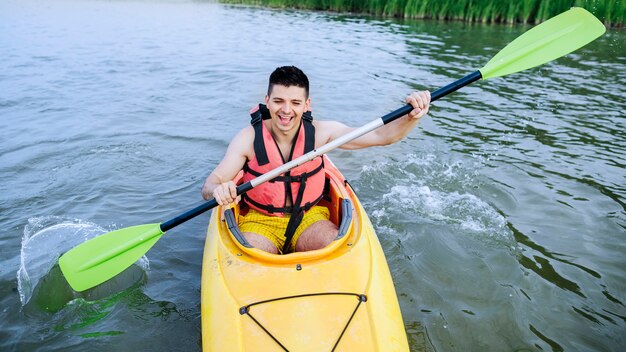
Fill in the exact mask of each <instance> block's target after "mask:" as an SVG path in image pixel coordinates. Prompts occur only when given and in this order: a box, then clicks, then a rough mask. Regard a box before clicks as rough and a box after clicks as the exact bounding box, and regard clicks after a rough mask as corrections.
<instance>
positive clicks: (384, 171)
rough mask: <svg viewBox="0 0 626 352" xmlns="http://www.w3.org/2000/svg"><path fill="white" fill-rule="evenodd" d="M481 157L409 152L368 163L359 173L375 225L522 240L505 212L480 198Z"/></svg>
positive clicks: (510, 243)
mask: <svg viewBox="0 0 626 352" xmlns="http://www.w3.org/2000/svg"><path fill="white" fill-rule="evenodd" d="M479 163H480V160H476V159H474V160H470V161H467V162H461V161H454V160H446V159H444V158H442V157H441V156H439V155H434V154H426V155H407V156H405V157H404V158H403V159H401V160H397V161H389V162H383V163H379V164H376V165H369V166H365V167H364V168H363V170H362V172H361V175H360V177H359V181H360V186H361V187H360V188H362V187H365V188H367V191H365V192H364V193H366V194H374V195H378V197H376V198H375V199H373V200H371V201H370V202H373V203H374V204H372V205H371V208H373V209H375V210H374V211H372V212H371V218H372V221H373V222H374V224H375V225H376V227H377V228H378V229H379V230H381V231H382V232H386V233H388V234H390V235H392V236H393V235H395V236H401V232H402V230H401V229H400V227H401V226H403V225H402V224H403V223H405V224H408V225H409V226H405V227H406V228H409V227H411V226H415V225H433V224H436V225H443V226H447V227H451V228H452V229H453V231H454V232H458V233H463V234H464V235H466V236H472V237H474V238H478V239H479V240H480V241H481V242H484V243H487V244H492V245H496V246H504V247H507V248H515V247H516V246H517V244H516V241H515V238H514V235H513V233H512V232H511V230H510V229H509V228H508V226H507V220H506V218H505V217H504V216H503V215H502V214H501V213H500V212H499V211H498V210H497V209H496V208H495V207H493V206H492V205H490V204H489V203H488V202H486V201H484V200H482V199H481V198H480V195H479V194H480V187H481V185H482V184H483V181H482V180H483V178H482V176H481V175H480V172H479V170H480V168H481V165H480V164H479Z"/></svg>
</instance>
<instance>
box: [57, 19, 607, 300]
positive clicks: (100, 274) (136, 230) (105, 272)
mask: <svg viewBox="0 0 626 352" xmlns="http://www.w3.org/2000/svg"><path fill="white" fill-rule="evenodd" d="M605 30H606V29H605V27H604V25H603V24H602V23H601V22H600V21H599V20H598V19H597V18H595V17H594V16H593V15H592V14H591V13H589V12H587V11H586V10H584V9H582V8H572V9H570V10H568V11H566V12H563V13H562V14H560V15H558V16H555V17H553V18H551V19H549V20H548V21H546V22H544V23H542V24H540V25H537V26H535V27H533V28H531V29H530V30H528V31H527V32H525V33H524V34H522V35H521V36H519V37H518V38H516V39H515V40H514V41H513V42H511V43H510V44H509V45H507V46H506V47H505V48H504V49H502V50H501V51H500V52H499V53H498V54H497V55H496V56H494V57H493V58H492V59H491V60H490V61H489V62H488V63H487V64H486V65H485V66H484V67H483V68H481V69H480V70H478V71H475V72H473V73H470V74H469V75H467V76H465V77H463V78H461V79H459V80H457V81H456V82H453V83H451V84H449V85H447V86H445V87H442V88H440V89H438V90H436V91H434V92H433V93H432V94H431V102H434V101H436V100H437V99H439V98H441V97H444V96H446V95H448V94H450V93H452V92H454V91H456V90H458V89H460V88H462V87H465V86H466V85H468V84H470V83H473V82H475V81H477V80H479V79H481V78H482V79H489V78H494V77H499V76H504V75H508V74H511V73H515V72H518V71H522V70H526V69H529V68H532V67H535V66H538V65H541V64H544V63H546V62H549V61H552V60H554V59H557V58H559V57H561V56H564V55H567V54H569V53H570V52H572V51H574V50H576V49H578V48H580V47H582V46H584V45H586V44H588V43H589V42H591V41H593V40H594V39H596V38H598V37H599V36H601V35H602V34H603V33H604V32H605ZM411 110H413V107H412V106H411V105H409V104H407V105H405V106H403V107H401V108H399V109H397V110H395V111H393V112H390V113H389V114H387V115H385V116H382V117H380V118H378V119H376V120H374V121H372V122H370V123H368V124H366V125H364V126H362V127H360V128H358V129H355V130H353V131H352V132H350V133H348V134H346V135H344V136H342V137H340V138H337V139H336V140H334V141H332V142H330V143H328V144H325V145H323V146H322V147H320V148H318V149H315V150H312V151H311V152H309V153H307V154H305V155H302V156H301V157H299V158H297V159H294V160H292V161H290V162H288V163H286V164H284V165H282V166H280V167H278V168H276V169H274V170H272V171H270V172H268V173H266V174H264V175H261V176H259V177H257V178H255V179H253V180H251V181H249V182H246V183H244V184H242V185H240V186H238V187H237V194H243V193H245V192H247V191H249V190H251V189H252V188H254V187H256V186H258V185H260V184H262V183H264V182H267V181H269V180H271V179H273V178H275V177H277V176H279V175H281V174H283V173H285V172H287V171H289V170H291V169H293V168H294V167H296V166H299V165H302V164H304V163H306V162H307V161H310V160H312V159H314V158H315V157H317V156H320V155H322V154H325V153H328V152H329V151H331V150H333V149H335V148H337V147H339V146H341V145H343V144H345V143H347V142H350V141H352V140H354V139H356V138H358V137H360V136H362V135H364V134H366V133H368V132H371V131H373V130H375V129H376V128H378V127H380V126H383V125H385V124H388V123H390V122H391V121H394V120H396V119H398V118H400V117H401V116H404V115H406V114H408V113H409V112H411ZM216 206H217V202H216V201H215V199H212V200H210V201H208V202H205V203H203V204H202V205H200V206H198V207H196V208H193V209H191V210H189V211H187V212H186V213H183V214H181V215H179V216H177V217H175V218H173V219H171V220H168V221H166V222H164V223H161V224H146V225H138V226H132V227H127V228H123V229H119V230H116V231H112V232H108V233H105V234H103V235H101V236H98V237H96V238H94V239H91V240H89V241H86V242H84V243H82V244H80V245H78V246H77V247H75V248H73V249H72V250H70V251H68V252H67V253H65V254H63V255H62V256H61V258H59V265H60V267H61V270H62V272H63V274H64V275H65V277H66V279H67V281H68V282H69V284H70V286H71V287H72V288H73V289H74V290H76V291H83V290H86V289H88V288H91V287H94V286H96V285H99V284H101V283H103V282H104V281H106V280H108V279H110V278H112V277H113V276H115V275H117V274H118V273H120V272H122V271H123V270H124V269H126V268H128V267H129V266H131V265H132V264H133V263H134V262H136V261H137V260H138V259H139V258H140V257H141V256H142V255H144V254H145V253H146V252H147V251H148V250H149V249H150V248H151V247H152V246H153V245H154V244H155V243H156V242H157V241H158V240H159V239H160V238H161V236H163V235H164V234H165V232H166V231H168V230H170V229H171V228H173V227H175V226H178V225H180V224H182V223H183V222H185V221H187V220H189V219H191V218H194V217H196V216H198V215H200V214H202V213H204V212H206V211H207V210H210V209H213V208H215V207H216Z"/></svg>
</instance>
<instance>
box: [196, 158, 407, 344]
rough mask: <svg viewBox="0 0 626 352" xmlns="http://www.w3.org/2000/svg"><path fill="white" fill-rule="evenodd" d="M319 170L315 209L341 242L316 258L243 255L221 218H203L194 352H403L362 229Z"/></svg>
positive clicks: (354, 210)
mask: <svg viewBox="0 0 626 352" xmlns="http://www.w3.org/2000/svg"><path fill="white" fill-rule="evenodd" d="M326 165H327V169H328V171H327V179H328V180H329V185H330V187H329V191H328V193H329V196H328V197H327V199H326V200H324V201H323V202H322V204H323V205H326V206H328V208H329V210H330V212H331V221H334V222H336V223H337V224H342V226H341V227H340V229H342V230H340V233H341V232H343V236H342V237H341V238H339V239H337V240H335V241H334V242H333V243H331V244H330V245H329V246H327V247H326V248H324V249H321V250H317V251H311V252H304V253H291V254H286V255H272V254H269V253H265V252H262V251H260V250H257V249H254V248H249V247H246V244H245V243H240V242H239V241H237V240H236V236H233V233H232V232H236V230H233V231H232V232H231V230H229V227H228V224H227V222H226V221H223V220H222V219H221V211H222V210H221V209H216V210H215V211H213V214H212V215H211V220H210V223H209V228H208V231H207V239H206V244H205V250H204V259H203V267H202V289H201V291H202V292H201V313H202V345H203V349H204V350H207V351H284V350H288V351H381V350H384V351H408V350H409V348H408V342H407V338H406V333H405V330H404V324H403V322H402V315H401V312H400V307H399V305H398V300H397V297H396V293H395V289H394V286H393V282H392V279H391V275H390V273H389V268H388V266H387V262H386V260H385V257H384V254H383V251H382V248H381V246H380V243H379V241H378V238H377V236H376V234H375V233H374V230H373V227H372V224H371V223H370V221H369V218H368V217H367V215H366V214H365V212H364V210H363V208H362V206H361V204H360V202H359V201H358V199H357V197H356V195H355V194H354V192H353V191H352V189H351V188H350V187H349V186H347V182H345V179H344V178H343V176H342V175H341V173H339V171H338V170H337V169H336V168H335V167H334V165H332V163H331V162H330V160H328V159H326ZM345 199H348V200H349V201H350V202H345V201H344V200H345ZM342 204H344V207H342V206H341V205H342ZM345 204H349V205H350V206H349V207H347V208H346V207H345ZM234 210H235V214H237V213H238V209H234Z"/></svg>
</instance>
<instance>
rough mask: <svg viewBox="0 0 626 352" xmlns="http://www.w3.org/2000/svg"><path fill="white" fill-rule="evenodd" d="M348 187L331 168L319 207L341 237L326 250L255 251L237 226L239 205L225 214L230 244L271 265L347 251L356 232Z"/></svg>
mask: <svg viewBox="0 0 626 352" xmlns="http://www.w3.org/2000/svg"><path fill="white" fill-rule="evenodd" d="M324 162H325V163H327V165H328V164H332V162H331V161H330V160H329V159H327V158H326V160H325V161H324ZM347 185H348V183H347V181H346V180H345V178H344V177H343V175H341V173H339V172H338V171H337V170H336V168H335V167H334V165H333V166H332V167H328V168H327V170H326V186H325V189H324V196H323V198H322V200H320V202H319V203H318V205H320V206H324V207H326V208H328V210H329V214H330V221H331V222H332V223H334V224H335V225H336V226H337V227H338V234H337V237H336V238H335V240H334V241H333V242H331V243H330V244H329V245H328V246H326V247H325V248H322V249H319V250H314V251H310V252H298V253H289V254H271V253H268V252H265V251H262V250H259V249H257V248H254V247H253V246H252V245H251V244H250V243H248V241H247V240H246V239H245V237H244V236H243V234H242V232H241V230H240V229H239V226H238V225H237V219H238V217H239V211H240V208H239V205H237V206H234V207H232V208H230V209H226V210H225V211H224V218H225V221H226V224H225V226H226V227H227V229H228V231H224V232H225V233H227V234H228V235H229V237H230V240H231V241H232V243H233V244H234V245H235V246H236V247H237V249H238V250H240V251H243V252H244V253H245V254H247V255H250V256H252V257H255V258H257V259H261V260H263V261H269V262H272V263H289V262H293V261H302V260H313V259H317V258H324V257H326V256H328V255H329V254H330V253H333V252H335V251H337V250H338V249H339V248H340V247H345V243H346V241H347V240H348V239H349V238H350V237H351V236H350V234H351V233H353V229H354V227H355V226H354V222H355V221H354V220H355V219H354V215H355V212H354V205H353V202H352V201H351V199H350V197H351V192H349V191H348V189H347V187H348V186H347ZM224 232H223V233H224Z"/></svg>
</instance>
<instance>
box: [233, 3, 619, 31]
mask: <svg viewBox="0 0 626 352" xmlns="http://www.w3.org/2000/svg"><path fill="white" fill-rule="evenodd" d="M221 1H222V2H225V3H239V4H255V5H262V6H269V7H285V8H300V9H311V10H324V11H335V12H352V13H364V14H371V15H377V16H391V17H404V18H432V19H438V20H459V21H468V22H485V23H539V22H542V21H545V20H547V19H549V18H550V17H553V16H555V15H558V14H559V13H561V12H563V11H566V10H568V9H569V8H570V7H573V6H579V7H583V8H585V9H587V10H588V11H590V12H591V13H593V14H594V15H595V16H596V17H598V18H599V19H600V20H601V21H603V22H604V23H605V24H606V25H607V26H610V27H623V26H624V25H625V23H626V0H221Z"/></svg>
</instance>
